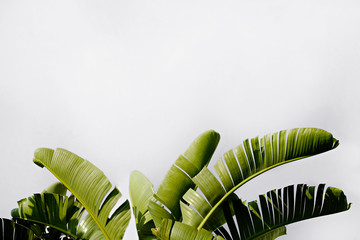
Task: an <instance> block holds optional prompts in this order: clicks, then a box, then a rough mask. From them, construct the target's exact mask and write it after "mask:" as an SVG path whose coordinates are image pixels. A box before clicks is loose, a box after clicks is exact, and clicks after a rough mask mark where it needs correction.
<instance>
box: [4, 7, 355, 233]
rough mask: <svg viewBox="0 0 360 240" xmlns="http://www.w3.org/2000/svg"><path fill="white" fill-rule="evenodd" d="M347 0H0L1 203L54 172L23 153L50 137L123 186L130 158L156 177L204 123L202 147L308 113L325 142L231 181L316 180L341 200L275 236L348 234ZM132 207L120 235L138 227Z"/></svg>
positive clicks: (250, 192) (351, 182)
mask: <svg viewBox="0 0 360 240" xmlns="http://www.w3.org/2000/svg"><path fill="white" fill-rule="evenodd" d="M359 10H360V2H359V1H350V0H343V1H335V0H331V1H330V0H328V1H280V0H277V1H261V0H255V1H254V0H251V1H156V0H153V1H112V0H111V1H110V0H107V1H89V0H87V1H49V0H43V1H37V0H33V1H14V0H8V1H5V0H2V1H0V149H1V163H2V164H1V166H2V167H1V168H0V176H1V179H2V180H1V184H0V192H1V193H2V197H1V198H2V199H1V203H2V204H1V208H0V216H2V217H10V210H11V209H12V208H15V207H16V206H17V205H16V201H17V200H19V199H21V198H24V197H27V196H30V195H31V194H32V193H34V192H40V191H42V190H43V188H45V187H46V186H47V185H49V184H50V183H52V182H54V181H55V178H54V177H53V176H52V175H51V174H50V173H48V172H47V171H46V170H45V169H40V168H38V167H37V166H35V165H34V164H33V163H32V156H33V152H34V150H35V149H36V148H38V147H51V148H56V147H63V148H66V149H68V150H70V151H72V152H75V153H76V154H78V155H80V156H82V157H84V158H86V159H88V160H90V161H91V162H92V163H94V164H95V165H96V166H98V167H99V168H100V169H102V170H103V171H104V172H105V174H106V175H107V176H108V177H109V179H110V180H111V181H112V182H113V183H114V184H116V185H117V186H118V187H119V188H120V190H121V191H122V192H123V194H124V196H125V197H127V198H128V196H129V195H128V179H129V174H130V172H131V171H132V170H134V169H137V170H140V171H141V172H143V173H144V174H145V175H146V176H147V177H148V178H149V179H150V180H151V181H152V182H153V183H154V185H155V186H158V185H159V183H160V181H161V180H162V178H163V177H164V175H165V173H166V171H167V170H168V168H169V167H170V165H171V164H172V163H173V161H174V160H175V159H176V158H177V157H178V155H179V154H180V153H182V152H183V151H184V150H185V149H186V148H187V146H188V145H189V144H190V143H191V141H192V140H193V139H194V138H195V137H196V136H197V135H199V134H200V133H202V132H203V131H205V130H208V129H215V130H217V131H218V132H220V134H221V136H222V140H221V142H220V144H219V148H218V151H217V152H216V154H215V156H214V160H213V161H214V162H215V160H217V159H218V158H219V157H220V156H221V153H224V152H225V151H226V150H228V149H230V148H232V147H234V146H236V145H238V144H239V143H240V142H241V141H242V140H244V139H245V138H247V137H254V136H256V135H263V134H266V133H268V132H274V131H278V130H281V129H288V128H293V127H319V128H323V129H325V130H328V131H330V132H332V133H333V134H334V136H335V137H336V138H338V139H340V142H341V144H340V146H339V147H338V148H337V149H336V150H334V151H331V152H329V153H325V154H323V155H319V156H316V157H313V158H311V159H307V160H304V161H302V162H297V163H293V164H289V165H288V166H284V167H282V168H278V169H276V170H274V172H272V171H271V172H272V173H271V172H269V173H268V174H265V175H264V176H261V177H259V178H258V179H257V180H255V181H254V182H253V183H249V185H248V186H246V187H245V188H244V189H243V190H242V191H239V194H240V195H241V196H243V197H245V198H249V200H253V198H255V197H256V196H257V194H260V193H264V192H266V191H267V190H270V189H272V188H280V187H284V186H286V185H289V184H294V183H302V182H304V183H308V184H318V183H321V182H325V183H328V184H329V185H331V186H336V187H339V188H341V189H343V190H344V191H345V193H346V194H347V196H348V199H349V200H350V201H351V202H353V203H354V204H353V206H352V208H351V210H350V211H348V212H345V213H341V214H337V215H333V216H329V217H323V218H319V219H314V220H308V221H306V222H302V223H298V224H293V225H290V226H289V227H288V236H287V237H286V239H308V240H312V239H314V240H315V239H316V240H318V239H329V240H331V239H355V237H356V236H358V231H357V229H358V219H359V217H360V208H359V207H358V205H359V203H360V193H359V187H358V183H359V180H360V175H359V170H360V163H359V154H358V151H359V150H358V149H359V144H360V140H359V138H358V134H359V130H360V128H359V120H360V110H359V109H360V108H359V107H360V106H359V105H360V104H359V100H360V98H359V96H358V92H359V89H360V83H359V77H360V68H359V64H360V35H359V32H360V14H359ZM133 221H134V220H132V222H131V223H130V225H129V227H128V230H127V232H126V235H125V239H137V237H136V230H135V225H134V222H133Z"/></svg>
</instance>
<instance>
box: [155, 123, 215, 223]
mask: <svg viewBox="0 0 360 240" xmlns="http://www.w3.org/2000/svg"><path fill="white" fill-rule="evenodd" d="M219 140H220V135H219V134H218V133H217V132H215V131H213V130H209V131H207V132H204V133H203V134H201V135H200V136H199V137H197V138H196V139H195V140H194V141H193V143H192V144H191V145H190V146H189V148H188V149H187V150H186V151H185V153H184V154H183V155H180V156H179V158H178V159H177V160H176V161H175V163H174V164H173V165H172V166H171V168H170V170H169V171H168V173H167V174H166V176H165V178H164V180H163V181H162V183H161V184H160V186H159V189H158V190H157V192H156V193H155V194H154V197H155V198H156V199H157V200H158V201H160V202H161V203H162V204H163V205H165V207H166V208H167V209H169V211H170V213H171V215H172V216H173V218H174V219H176V220H179V219H180V218H181V210H180V199H181V197H182V196H183V195H184V194H185V193H186V191H187V190H188V189H190V188H195V184H194V182H193V181H192V178H193V177H194V176H195V175H196V174H198V173H199V172H200V171H201V169H203V167H205V166H207V165H208V164H209V161H210V159H211V157H212V155H213V153H214V151H215V149H216V147H217V144H218V143H219ZM150 213H151V214H153V213H152V212H151V211H150ZM155 225H156V224H155Z"/></svg>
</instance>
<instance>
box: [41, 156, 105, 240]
mask: <svg viewBox="0 0 360 240" xmlns="http://www.w3.org/2000/svg"><path fill="white" fill-rule="evenodd" d="M36 159H37V160H38V161H40V162H41V163H42V164H43V165H44V166H45V167H46V168H47V169H48V170H49V171H50V172H51V173H52V174H53V175H54V176H55V177H56V178H57V179H59V180H60V181H61V182H62V183H63V184H64V185H65V187H66V188H67V189H68V190H69V191H70V192H72V194H73V195H74V196H75V197H76V198H77V199H78V200H79V202H80V203H81V204H82V205H83V206H84V207H85V209H86V210H87V212H88V213H89V214H90V215H91V217H92V219H93V220H94V221H95V223H96V225H98V227H99V228H100V230H101V232H102V233H103V234H104V235H105V238H106V239H107V240H112V239H111V238H110V236H109V235H108V233H107V231H106V229H105V228H104V227H103V226H102V224H101V223H100V222H99V220H98V219H97V217H96V215H95V213H93V212H92V211H89V209H90V207H89V206H88V205H87V204H86V203H85V202H84V201H83V200H82V198H79V197H78V195H77V194H76V193H75V191H74V189H73V188H72V187H70V186H69V185H68V184H67V183H65V182H64V181H63V179H62V178H60V177H59V176H58V175H57V174H56V173H55V172H54V171H52V170H51V169H50V167H48V166H47V164H45V163H44V162H43V161H41V160H40V159H38V158H36Z"/></svg>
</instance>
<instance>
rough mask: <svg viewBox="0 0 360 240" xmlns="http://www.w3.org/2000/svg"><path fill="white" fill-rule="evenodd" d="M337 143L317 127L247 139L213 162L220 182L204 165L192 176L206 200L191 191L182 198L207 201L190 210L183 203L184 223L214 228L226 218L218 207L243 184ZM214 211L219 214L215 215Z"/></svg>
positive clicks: (328, 148)
mask: <svg viewBox="0 0 360 240" xmlns="http://www.w3.org/2000/svg"><path fill="white" fill-rule="evenodd" d="M338 144H339V141H338V140H337V139H335V138H334V137H333V136H332V134H330V133H328V132H326V131H324V130H321V129H316V128H294V129H290V130H283V131H280V132H277V133H274V134H267V135H265V136H264V137H262V138H260V139H259V138H258V137H255V138H252V139H246V140H245V141H243V143H242V144H241V145H239V146H237V147H236V148H234V149H232V150H230V151H228V152H226V153H225V154H224V155H223V157H222V158H221V159H220V160H219V161H218V162H217V163H216V165H215V170H216V172H217V174H218V176H219V179H220V180H221V183H220V182H219V181H218V179H217V178H216V177H215V175H214V174H213V173H211V172H210V170H209V169H207V168H206V167H204V168H203V169H202V170H201V171H200V172H199V173H198V174H197V175H196V176H195V177H193V181H194V183H195V184H196V185H197V186H198V187H199V189H200V190H201V192H202V193H203V195H204V196H205V198H206V199H204V198H203V197H202V196H201V195H199V194H198V195H196V196H195V194H194V193H191V194H188V195H185V196H184V200H185V201H186V202H187V203H190V202H194V201H200V202H208V203H209V204H207V205H206V204H196V205H192V207H194V209H193V210H191V207H186V206H183V208H184V210H183V211H184V212H186V215H185V216H184V214H183V218H184V223H186V224H190V225H192V226H194V227H197V228H198V230H199V229H201V228H203V227H205V228H206V229H209V230H214V229H216V228H217V227H219V226H221V225H222V224H223V223H224V220H225V218H224V216H223V215H221V214H222V213H221V211H218V210H217V208H218V207H219V206H220V205H221V204H222V203H223V202H224V201H225V200H226V199H227V198H228V197H229V196H230V195H231V194H232V193H233V192H234V191H235V190H236V189H238V188H239V187H241V186H242V185H243V184H245V183H246V182H248V181H250V180H251V179H253V178H255V177H256V176H258V175H260V174H262V173H264V172H266V171H268V170H270V169H272V168H275V167H278V166H281V165H283V164H286V163H290V162H293V161H296V160H300V159H303V158H306V157H309V156H313V155H316V154H319V153H323V152H325V151H329V150H332V149H334V148H336V147H337V146H338ZM189 192H190V191H189ZM193 198H197V200H195V199H193ZM201 198H202V200H199V199H201ZM199 213H201V214H199ZM217 213H220V215H219V216H216V214H217ZM211 218H213V219H211ZM193 219H196V221H194V220H193Z"/></svg>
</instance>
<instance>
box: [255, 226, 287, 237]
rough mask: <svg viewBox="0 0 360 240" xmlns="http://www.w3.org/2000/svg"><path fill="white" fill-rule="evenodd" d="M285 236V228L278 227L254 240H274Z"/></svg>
mask: <svg viewBox="0 0 360 240" xmlns="http://www.w3.org/2000/svg"><path fill="white" fill-rule="evenodd" d="M283 235H286V228H285V226H282V227H278V228H275V229H273V230H270V231H268V232H266V233H263V234H261V235H260V236H259V237H256V238H254V240H274V239H276V238H278V237H280V236H283Z"/></svg>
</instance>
